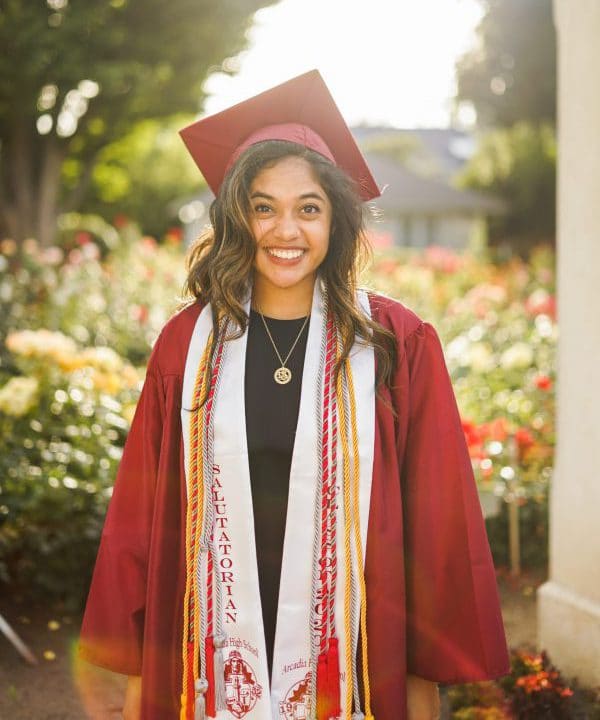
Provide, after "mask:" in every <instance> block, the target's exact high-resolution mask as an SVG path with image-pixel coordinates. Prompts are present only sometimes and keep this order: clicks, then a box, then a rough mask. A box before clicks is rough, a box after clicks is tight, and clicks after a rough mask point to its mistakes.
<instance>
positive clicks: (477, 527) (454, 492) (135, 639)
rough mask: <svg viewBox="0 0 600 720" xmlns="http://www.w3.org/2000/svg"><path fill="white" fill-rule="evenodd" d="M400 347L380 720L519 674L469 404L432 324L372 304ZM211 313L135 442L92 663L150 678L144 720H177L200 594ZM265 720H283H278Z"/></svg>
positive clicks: (373, 511) (370, 588) (373, 625)
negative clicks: (188, 563)
mask: <svg viewBox="0 0 600 720" xmlns="http://www.w3.org/2000/svg"><path fill="white" fill-rule="evenodd" d="M370 304H371V310H372V315H373V318H374V319H375V320H377V321H379V322H380V323H381V324H382V325H384V326H385V327H387V328H389V329H391V330H392V331H393V332H394V334H395V336H396V337H397V340H398V363H397V367H396V370H395V374H394V383H393V385H394V389H393V392H392V393H390V392H389V391H387V390H385V391H384V392H383V398H384V399H385V400H386V401H387V402H388V403H391V404H392V405H393V407H394V408H395V409H396V412H397V417H396V418H394V416H393V414H392V413H391V412H390V410H389V407H387V406H386V404H385V402H383V401H382V400H381V399H377V404H376V428H375V455H374V465H373V483H372V490H371V505H370V514H369V527H368V533H367V551H366V569H365V574H366V584H367V608H368V615H367V630H368V643H369V663H370V677H371V692H372V704H373V709H374V714H375V718H376V720H404V719H405V718H406V681H405V680H406V674H407V673H411V674H414V675H419V676H421V677H423V678H426V679H428V680H433V681H436V682H442V683H461V682H468V681H478V680H486V679H492V678H496V677H499V676H502V675H505V674H506V673H508V671H509V659H508V651H507V647H506V641H505V636H504V628H503V624H502V616H501V613H500V605H499V599H498V591H497V586H496V578H495V573H494V567H493V564H492V558H491V554H490V550H489V545H488V541H487V537H486V533H485V525H484V522H483V517H482V512H481V506H480V504H479V499H478V495H477V489H476V486H475V481H474V477H473V471H472V467H471V461H470V458H469V454H468V450H467V445H466V441H465V437H464V434H463V430H462V426H461V422H460V416H459V412H458V408H457V405H456V399H455V396H454V392H453V389H452V385H451V381H450V377H449V375H448V371H447V369H446V364H445V361H444V356H443V351H442V346H441V343H440V340H439V338H438V335H437V333H436V331H435V329H434V327H433V326H432V325H430V324H429V323H427V322H424V321H422V320H421V318H419V317H418V316H417V315H416V314H415V313H414V312H412V311H411V310H409V309H408V308H407V307H405V306H404V305H402V304H401V303H400V302H397V301H395V300H392V299H390V298H388V297H385V296H382V295H378V294H375V293H370ZM200 310H201V306H200V304H199V303H198V302H196V303H194V304H193V305H190V306H188V307H187V308H185V309H184V310H183V311H181V312H180V313H178V314H177V315H175V316H174V317H173V318H171V320H169V322H168V323H167V324H166V325H165V327H164V328H163V330H162V332H161V334H160V336H159V338H158V340H157V342H156V344H155V346H154V348H153V351H152V354H151V357H150V361H149V364H148V370H147V375H146V380H145V383H144V387H143V390H142V394H141V396H140V400H139V403H138V407H137V409H136V413H135V416H134V419H133V422H132V426H131V430H130V433H129V435H128V438H127V442H126V445H125V449H124V454H123V458H122V460H121V463H120V466H119V471H118V474H117V478H116V482H115V487H114V493H113V497H112V499H111V502H110V506H109V509H108V513H107V516H106V522H105V526H104V530H103V533H102V540H101V544H100V549H99V552H98V558H97V561H96V567H95V570H94V576H93V580H92V584H91V588H90V593H89V597H88V601H87V606H86V611H85V615H84V620H83V625H82V630H81V637H80V645H79V652H80V655H81V656H82V657H83V658H84V659H86V660H88V661H90V662H92V663H95V664H97V665H101V666H103V667H106V668H109V669H111V670H114V671H116V672H120V673H124V674H128V675H140V674H141V675H142V687H143V697H142V719H143V720H177V718H178V717H179V711H178V708H179V697H180V693H181V676H182V663H181V645H182V619H183V612H182V608H183V595H184V589H185V569H184V546H185V540H184V530H185V506H186V490H185V474H184V454H183V442H182V433H181V423H180V407H181V392H182V383H183V373H184V367H185V360H186V355H187V349H188V344H189V341H190V337H191V334H192V331H193V328H194V325H195V322H196V319H197V317H198V314H199V313H200ZM265 720H267V719H266V718H265Z"/></svg>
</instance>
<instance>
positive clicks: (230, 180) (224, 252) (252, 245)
mask: <svg viewBox="0 0 600 720" xmlns="http://www.w3.org/2000/svg"><path fill="white" fill-rule="evenodd" d="M290 156H293V157H300V158H303V159H304V160H306V162H308V163H309V165H310V166H311V168H312V170H313V172H314V174H315V177H316V179H317V180H318V182H319V184H320V185H321V187H322V188H323V190H324V191H325V192H326V193H327V196H328V198H329V200H330V202H331V206H332V222H331V234H330V238H329V248H328V251H327V255H326V256H325V259H324V260H323V262H322V263H321V265H320V266H319V273H320V275H321V277H322V278H323V280H324V281H325V285H326V288H327V292H328V297H329V307H330V308H331V311H332V312H333V316H334V320H335V323H336V326H337V327H338V328H339V330H340V332H341V337H342V341H343V346H342V353H341V357H340V359H339V361H338V363H337V365H336V368H335V373H336V378H337V373H338V372H339V369H340V367H341V365H342V363H343V362H344V360H345V358H347V357H348V354H349V352H350V349H351V348H352V345H353V343H354V341H355V339H356V338H357V337H358V338H359V340H358V342H360V343H362V344H365V343H368V344H371V345H372V346H373V348H374V351H375V355H376V359H377V377H376V389H377V390H379V388H380V387H381V385H382V384H385V385H386V386H388V387H391V382H392V373H393V368H394V366H395V364H396V353H397V350H396V338H395V336H394V334H393V333H392V332H390V331H389V330H388V329H387V328H385V327H383V326H382V325H380V324H379V323H377V322H375V321H373V320H371V319H370V318H369V317H368V316H366V315H365V314H364V313H363V312H362V310H361V309H360V308H359V307H357V305H356V302H355V291H356V288H357V277H358V275H359V273H360V271H361V270H362V269H363V267H364V266H365V265H366V264H367V262H368V261H369V260H370V257H371V249H370V246H369V244H368V241H367V238H366V233H365V224H364V222H365V220H364V206H363V203H362V202H361V199H360V197H359V195H358V192H357V189H356V186H355V184H354V183H353V181H352V180H351V179H350V178H349V176H348V175H347V174H346V173H345V172H344V171H343V170H341V169H340V168H338V167H336V166H335V165H334V164H333V163H331V162H330V161H329V160H327V159H326V158H325V157H323V156H321V155H319V154H318V153H316V152H314V151H312V150H310V149H308V148H306V147H304V146H302V145H298V144H296V143H293V142H288V141H286V140H266V141H264V142H260V143H257V144H255V145H251V146H250V147H249V148H247V149H246V150H245V151H244V152H243V153H242V154H241V155H240V157H239V159H238V160H237V162H236V163H235V165H234V166H233V167H232V168H231V169H230V170H229V172H228V173H227V175H226V177H225V179H224V180H223V183H222V185H221V188H220V190H219V194H218V195H217V197H216V198H215V200H214V201H213V202H212V204H211V206H210V211H209V215H210V222H211V225H210V226H209V227H208V228H207V229H206V230H205V231H204V232H203V233H202V234H201V235H200V237H199V238H198V239H197V240H196V241H195V242H194V243H193V245H192V246H191V247H190V249H189V251H188V255H187V258H186V267H187V270H188V275H187V279H186V281H185V284H184V288H183V290H184V295H188V296H189V295H192V296H194V297H195V298H196V299H197V300H199V301H200V302H201V303H202V304H203V305H204V304H206V303H209V302H210V303H211V308H212V312H213V327H217V326H218V323H217V318H220V317H222V316H223V315H227V316H228V317H229V318H231V319H232V320H233V321H234V322H235V324H236V325H237V327H238V329H239V331H238V332H236V333H234V334H233V335H231V336H229V338H228V339H232V338H236V337H240V336H241V335H242V334H243V333H244V332H245V331H246V327H247V324H248V320H249V318H248V315H247V314H246V312H245V311H244V307H243V304H244V301H245V299H246V298H247V295H248V289H249V283H250V282H251V281H252V277H253V272H254V270H253V264H254V256H255V252H256V241H255V239H254V236H253V234H252V232H251V229H250V225H249V222H248V217H249V215H250V212H251V204H250V186H251V184H252V181H253V180H254V178H255V177H256V176H257V175H258V173H259V172H260V171H261V170H262V169H263V168H266V167H271V166H273V165H275V164H276V163H277V162H278V161H279V160H282V159H283V158H286V157H290ZM216 341H217V338H216V337H214V336H213V343H212V347H211V351H210V355H211V357H212V355H213V352H214V350H215V348H216Z"/></svg>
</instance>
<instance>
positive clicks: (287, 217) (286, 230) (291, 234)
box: [275, 213, 299, 240]
mask: <svg viewBox="0 0 600 720" xmlns="http://www.w3.org/2000/svg"><path fill="white" fill-rule="evenodd" d="M298 233H299V229H298V223H297V222H296V219H295V218H294V216H293V215H292V214H291V213H285V214H282V215H281V216H280V217H279V218H278V219H277V225H276V227H275V235H276V237H279V238H281V239H282V240H291V239H293V238H295V237H298Z"/></svg>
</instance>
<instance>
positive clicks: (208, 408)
mask: <svg viewBox="0 0 600 720" xmlns="http://www.w3.org/2000/svg"><path fill="white" fill-rule="evenodd" d="M182 134H183V137H184V140H185V141H186V143H187V144H188V147H189V148H190V150H191V151H192V154H193V155H194V157H195V159H196V161H197V162H198V164H199V165H200V167H201V169H202V170H203V173H204V175H205V177H206V179H207V181H208V182H209V184H211V187H212V188H213V190H214V191H215V195H216V199H215V201H214V203H213V205H212V206H211V211H210V215H211V229H210V230H208V231H207V232H206V233H205V234H204V235H203V236H202V237H201V238H200V240H199V241H198V243H197V244H196V245H195V246H194V247H193V248H192V250H191V252H190V256H189V275H188V281H187V290H188V291H189V293H190V294H191V295H192V296H193V297H194V300H193V301H192V302H191V303H190V304H189V305H187V306H186V307H185V308H184V309H183V310H181V311H180V312H179V313H178V314H177V315H175V316H174V317H173V318H172V319H171V320H170V321H169V322H168V323H167V325H166V326H165V328H164V329H163V331H162V332H161V334H160V337H159V338H158V341H157V343H156V344H155V346H154V349H153V351H152V355H151V358H150V362H149V365H148V371H147V376H146V381H145V384H144V388H143V391H142V395H141V397H140V401H139V405H138V409H137V411H136V415H135V418H134V420H133V424H132V427H131V431H130V434H129V437H128V440H127V444H126V447H125V451H124V455H123V459H122V461H121V465H120V468H119V473H118V476H117V480H116V483H115V489H114V494H113V498H112V500H111V504H110V508H109V511H108V515H107V519H106V524H105V528H104V532H103V537H102V543H101V546H100V551H99V555H98V560H97V564H96V569H95V572H94V579H93V582H92V587H91V590H90V596H89V599H88V604H87V608H86V614H85V618H84V623H83V627H82V635H81V643H80V652H81V654H82V656H83V657H84V658H86V659H88V660H90V661H91V662H94V663H97V664H99V665H103V666H105V667H108V668H109V669H112V670H115V671H117V672H121V673H125V674H127V675H129V676H130V677H129V683H128V690H127V697H126V705H125V711H124V717H125V718H126V720H133V719H135V720H138V719H139V718H143V719H144V720H167V719H169V720H171V719H173V720H174V719H175V718H177V717H179V718H181V719H182V720H192V719H194V720H200V719H201V718H205V717H218V718H248V719H249V720H254V719H256V720H270V719H271V718H281V719H285V720H296V719H297V718H317V719H318V720H328V719H329V718H344V719H348V720H349V719H350V718H353V719H357V718H363V717H367V718H373V717H376V718H377V720H404V719H405V718H406V719H408V720H433V719H434V718H437V717H438V716H439V696H438V689H437V683H440V682H441V683H457V682H466V681H475V680H483V679H489V678H495V677H498V676H501V675H503V674H505V673H506V672H508V670H509V666H508V653H507V648H506V642H505V638H504V631H503V626H502V619H501V614H500V609H499V603H498V594H497V589H496V583H495V574H494V569H493V565H492V561H491V555H490V552H489V547H488V543H487V538H486V535H485V528H484V523H483V519H482V515H481V509H480V506H479V501H478V496H477V490H476V487H475V483H474V478H473V473H472V469H471V465H470V459H469V455H468V451H467V447H466V443H465V439H464V435H463V432H462V427H461V423H460V417H459V414H458V410H457V406H456V400H455V397H454V393H453V390H452V386H451V383H450V378H449V376H448V372H447V369H446V365H445V362H444V357H443V351H442V347H441V344H440V341H439V338H438V336H437V333H436V331H435V329H434V328H433V326H432V325H430V324H429V323H428V322H426V321H423V320H422V319H421V318H419V317H418V316H417V315H415V313H413V312H412V311H411V310H410V309H408V308H407V307H406V306H404V305H403V304H402V303H400V302H398V301H395V300H392V299H390V298H388V297H384V296H382V295H379V294H376V293H373V292H368V291H365V290H363V289H360V288H358V287H357V272H358V269H359V265H360V261H361V260H362V259H364V258H365V248H366V245H365V234H364V227H363V206H362V202H363V201H364V200H365V199H370V198H372V197H375V196H376V195H377V194H379V193H378V189H377V186H376V184H375V182H374V180H373V178H372V177H371V175H370V173H369V171H368V168H367V167H366V165H365V164H364V160H363V159H362V156H361V155H360V152H359V151H358V148H357V147H356V145H355V143H354V141H353V140H352V136H351V135H350V133H349V130H348V128H347V127H346V125H345V123H344V121H343V119H342V118H341V116H340V115H339V112H338V111H337V108H336V107H335V105H334V104H333V101H332V99H331V96H330V95H329V93H328V91H327V89H326V87H325V86H324V84H323V82H322V80H321V78H320V76H319V75H318V73H316V71H313V72H311V73H307V74H306V75H303V76H300V77H299V78H295V79H294V80H292V81H289V82H288V83H285V84H284V85H282V86H279V87H277V88H274V89H273V90H270V91H268V92H266V93H263V94H261V95H260V96H257V97H256V98H252V99H251V100H249V101H246V102H245V103H241V104H240V105H238V106H235V107H234V108H231V109H229V110H228V111H225V112H224V113H220V114H219V115H217V116H213V117H212V118H207V119H205V120H201V121H199V122H198V123H195V124H194V125H192V126H190V127H189V128H187V129H186V130H184V131H183V132H182Z"/></svg>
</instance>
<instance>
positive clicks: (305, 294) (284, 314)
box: [252, 281, 314, 320]
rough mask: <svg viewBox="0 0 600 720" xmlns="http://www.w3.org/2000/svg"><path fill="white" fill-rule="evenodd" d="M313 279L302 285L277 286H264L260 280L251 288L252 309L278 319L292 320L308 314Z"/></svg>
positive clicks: (310, 306) (310, 304) (310, 305)
mask: <svg viewBox="0 0 600 720" xmlns="http://www.w3.org/2000/svg"><path fill="white" fill-rule="evenodd" d="M313 289H314V281H313V282H312V283H310V284H303V285H302V286H294V287H290V288H279V287H276V286H273V285H270V286H268V287H265V286H264V285H263V284H261V283H260V282H256V281H255V283H254V287H253V289H252V309H253V310H257V311H259V312H261V313H262V314H263V315H266V316H267V317H271V318H275V319H278V320H294V319H295V318H300V317H306V316H307V315H310V311H311V308H312V297H313Z"/></svg>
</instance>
